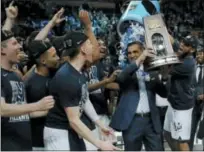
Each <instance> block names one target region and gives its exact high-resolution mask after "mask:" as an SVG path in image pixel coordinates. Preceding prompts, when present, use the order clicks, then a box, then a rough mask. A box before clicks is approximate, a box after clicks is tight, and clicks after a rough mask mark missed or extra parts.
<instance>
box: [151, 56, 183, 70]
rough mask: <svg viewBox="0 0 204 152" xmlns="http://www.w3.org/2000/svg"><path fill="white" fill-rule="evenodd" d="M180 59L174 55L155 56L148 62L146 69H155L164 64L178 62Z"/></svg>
mask: <svg viewBox="0 0 204 152" xmlns="http://www.w3.org/2000/svg"><path fill="white" fill-rule="evenodd" d="M179 63H181V61H180V60H179V59H178V57H177V56H176V55H171V56H163V57H156V58H154V59H152V60H151V61H150V62H149V66H148V68H147V70H157V69H158V68H159V67H161V66H164V65H172V64H179Z"/></svg>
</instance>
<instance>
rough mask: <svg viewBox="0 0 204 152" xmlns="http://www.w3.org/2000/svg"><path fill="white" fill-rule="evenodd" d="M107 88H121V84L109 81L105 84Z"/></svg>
mask: <svg viewBox="0 0 204 152" xmlns="http://www.w3.org/2000/svg"><path fill="white" fill-rule="evenodd" d="M105 88H106V89H111V90H120V86H119V84H118V83H108V84H106V85H105Z"/></svg>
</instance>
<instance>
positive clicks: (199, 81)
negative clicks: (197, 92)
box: [198, 66, 203, 84]
mask: <svg viewBox="0 0 204 152" xmlns="http://www.w3.org/2000/svg"><path fill="white" fill-rule="evenodd" d="M202 73H203V67H202V66H200V72H199V75H198V84H200V83H201V81H202Z"/></svg>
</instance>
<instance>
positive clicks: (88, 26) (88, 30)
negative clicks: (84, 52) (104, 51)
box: [79, 10, 100, 62]
mask: <svg viewBox="0 0 204 152" xmlns="http://www.w3.org/2000/svg"><path fill="white" fill-rule="evenodd" d="M79 18H80V20H81V22H82V23H83V24H84V26H85V34H86V35H87V36H88V37H89V39H90V41H91V43H92V44H93V47H94V49H93V50H94V52H93V61H94V62H95V61H98V60H99V59H100V51H99V44H98V41H97V39H96V37H95V35H94V33H93V31H92V23H91V20H90V18H89V14H88V12H87V11H84V10H81V11H80V12H79Z"/></svg>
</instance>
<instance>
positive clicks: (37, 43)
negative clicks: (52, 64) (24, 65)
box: [28, 40, 53, 59]
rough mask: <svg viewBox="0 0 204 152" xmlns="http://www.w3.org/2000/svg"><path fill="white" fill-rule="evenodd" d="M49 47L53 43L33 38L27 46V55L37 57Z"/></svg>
mask: <svg viewBox="0 0 204 152" xmlns="http://www.w3.org/2000/svg"><path fill="white" fill-rule="evenodd" d="M51 47H53V45H52V44H51V43H50V42H47V41H43V40H33V41H32V42H31V43H30V44H29V47H28V49H29V56H30V57H32V58H34V59H37V58H39V57H40V56H41V55H42V54H43V53H45V52H46V51H47V50H49V49H50V48H51Z"/></svg>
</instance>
